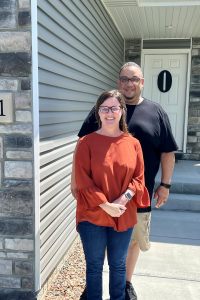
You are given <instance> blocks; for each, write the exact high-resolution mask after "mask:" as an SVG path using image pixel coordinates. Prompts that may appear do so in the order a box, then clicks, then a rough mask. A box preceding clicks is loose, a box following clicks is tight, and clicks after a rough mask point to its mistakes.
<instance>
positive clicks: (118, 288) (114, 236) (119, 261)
mask: <svg viewBox="0 0 200 300" xmlns="http://www.w3.org/2000/svg"><path fill="white" fill-rule="evenodd" d="M78 231H79V233H80V236H81V240H82V243H83V249H84V253H85V260H86V266H87V269H86V287H87V299H88V300H102V270H103V264H104V257H105V250H106V246H107V257H108V264H109V268H110V282H109V291H110V300H124V299H125V286H126V266H125V263H126V255H127V252H128V247H129V244H130V240H131V236H132V232H133V228H129V229H128V230H127V231H123V232H117V231H115V230H114V229H113V228H112V227H104V226H98V225H94V224H92V223H90V222H87V221H84V222H80V223H79V224H78Z"/></svg>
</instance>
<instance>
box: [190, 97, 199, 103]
mask: <svg viewBox="0 0 200 300" xmlns="http://www.w3.org/2000/svg"><path fill="white" fill-rule="evenodd" d="M190 102H200V98H190Z"/></svg>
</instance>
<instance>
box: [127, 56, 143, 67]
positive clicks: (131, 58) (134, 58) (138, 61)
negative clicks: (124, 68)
mask: <svg viewBox="0 0 200 300" xmlns="http://www.w3.org/2000/svg"><path fill="white" fill-rule="evenodd" d="M129 61H133V62H134V63H136V64H137V65H139V66H140V65H141V56H140V55H132V56H127V57H126V58H125V62H129Z"/></svg>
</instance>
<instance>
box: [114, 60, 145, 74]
mask: <svg viewBox="0 0 200 300" xmlns="http://www.w3.org/2000/svg"><path fill="white" fill-rule="evenodd" d="M127 67H135V68H138V69H139V70H140V71H141V73H142V69H141V68H140V66H139V65H137V64H136V63H134V62H132V61H129V62H127V63H125V64H124V65H123V66H122V67H121V69H120V71H119V77H120V73H121V71H122V70H123V69H124V68H127ZM142 76H143V75H142Z"/></svg>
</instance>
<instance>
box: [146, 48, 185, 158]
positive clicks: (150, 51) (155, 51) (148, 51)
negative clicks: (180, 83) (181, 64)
mask: <svg viewBox="0 0 200 300" xmlns="http://www.w3.org/2000/svg"><path fill="white" fill-rule="evenodd" d="M170 53H171V54H178V53H180V54H181V53H184V54H187V55H188V66H187V86H186V99H185V101H186V102H185V122H184V137H183V153H186V144H187V127H188V110H189V88H190V74H191V49H142V55H141V68H142V71H143V72H144V56H145V54H170Z"/></svg>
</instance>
